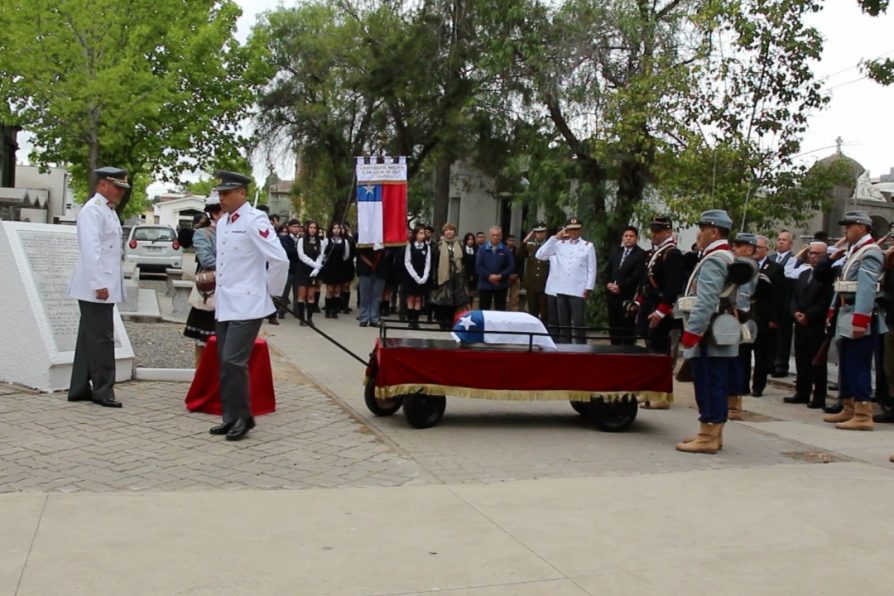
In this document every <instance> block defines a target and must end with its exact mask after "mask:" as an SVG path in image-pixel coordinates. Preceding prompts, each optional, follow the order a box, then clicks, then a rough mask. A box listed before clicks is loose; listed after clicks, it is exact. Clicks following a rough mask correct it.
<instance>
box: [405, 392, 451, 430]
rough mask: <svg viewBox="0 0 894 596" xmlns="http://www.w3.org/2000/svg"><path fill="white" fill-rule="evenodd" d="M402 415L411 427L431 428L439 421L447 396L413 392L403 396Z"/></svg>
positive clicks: (442, 414) (445, 405)
mask: <svg viewBox="0 0 894 596" xmlns="http://www.w3.org/2000/svg"><path fill="white" fill-rule="evenodd" d="M403 401H404V416H405V417H406V418H407V422H409V423H410V426H412V427H413V428H431V427H432V426H434V425H436V424H437V423H438V422H440V421H441V418H442V417H443V416H444V409H445V408H446V407H447V398H446V397H444V396H443V395H425V394H424V393H414V394H412V395H406V396H404V400H403Z"/></svg>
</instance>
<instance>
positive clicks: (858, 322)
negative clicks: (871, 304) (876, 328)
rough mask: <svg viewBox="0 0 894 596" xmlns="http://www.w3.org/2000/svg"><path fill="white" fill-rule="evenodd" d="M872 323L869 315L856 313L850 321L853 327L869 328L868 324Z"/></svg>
mask: <svg viewBox="0 0 894 596" xmlns="http://www.w3.org/2000/svg"><path fill="white" fill-rule="evenodd" d="M870 322H872V316H871V315H864V314H860V313H858V312H855V313H854V318H853V320H852V321H851V324H852V325H853V326H854V327H869V323H870Z"/></svg>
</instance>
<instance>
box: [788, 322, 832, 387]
mask: <svg viewBox="0 0 894 596" xmlns="http://www.w3.org/2000/svg"><path fill="white" fill-rule="evenodd" d="M825 339H826V332H825V330H824V328H823V326H822V325H819V326H816V325H811V326H809V327H804V326H802V325H796V326H795V370H796V371H797V377H796V379H795V395H797V396H798V397H803V398H808V397H811V394H812V396H813V399H814V400H815V401H823V400H825V399H826V385H827V383H828V380H827V379H828V376H829V368H828V365H827V364H826V360H825V359H823V361H822V363H820V364H818V365H816V366H814V364H813V360H814V358H816V354H817V352H819V349H820V345H821V344H822V343H823V341H824V340H825Z"/></svg>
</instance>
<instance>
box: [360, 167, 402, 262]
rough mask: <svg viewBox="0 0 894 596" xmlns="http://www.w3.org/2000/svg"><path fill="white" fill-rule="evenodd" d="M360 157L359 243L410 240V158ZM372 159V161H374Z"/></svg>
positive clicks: (392, 242)
mask: <svg viewBox="0 0 894 596" xmlns="http://www.w3.org/2000/svg"><path fill="white" fill-rule="evenodd" d="M382 160H383V161H384V163H377V161H378V158H375V157H373V158H369V157H358V158H357V245H358V246H360V247H363V246H373V245H376V244H382V245H385V246H403V245H405V244H406V243H407V158H406V157H385V158H382ZM370 162H371V163H370Z"/></svg>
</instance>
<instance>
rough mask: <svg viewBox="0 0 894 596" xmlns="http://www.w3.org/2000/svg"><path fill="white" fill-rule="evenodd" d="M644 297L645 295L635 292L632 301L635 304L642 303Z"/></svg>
mask: <svg viewBox="0 0 894 596" xmlns="http://www.w3.org/2000/svg"><path fill="white" fill-rule="evenodd" d="M645 299H646V298H645V296H643V295H642V294H637V295H636V298H634V299H633V301H634V302H636V303H637V304H642V303H643V300H645Z"/></svg>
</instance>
